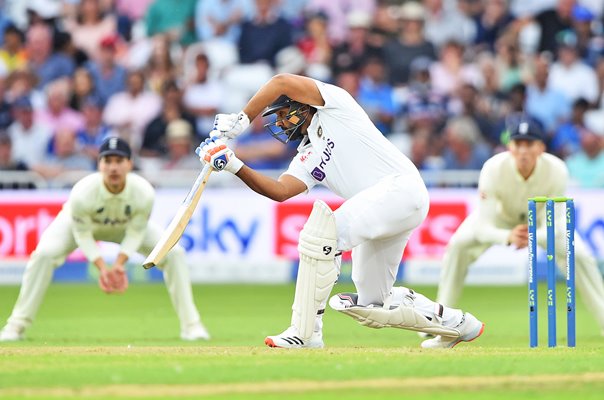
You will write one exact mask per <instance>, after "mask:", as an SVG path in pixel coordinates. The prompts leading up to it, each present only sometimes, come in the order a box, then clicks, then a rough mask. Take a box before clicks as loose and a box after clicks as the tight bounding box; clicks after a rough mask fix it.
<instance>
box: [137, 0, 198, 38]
mask: <svg viewBox="0 0 604 400" xmlns="http://www.w3.org/2000/svg"><path fill="white" fill-rule="evenodd" d="M196 3H197V0H179V1H174V0H155V1H154V2H153V3H151V5H149V8H148V9H147V14H146V15H145V26H146V28H147V36H149V37H153V36H155V35H157V34H167V35H168V38H169V41H170V42H180V44H182V45H183V46H187V45H190V44H191V43H193V42H195V23H194V19H195V5H196Z"/></svg>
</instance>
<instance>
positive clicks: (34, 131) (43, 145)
mask: <svg viewBox="0 0 604 400" xmlns="http://www.w3.org/2000/svg"><path fill="white" fill-rule="evenodd" d="M7 131H8V134H9V135H10V138H11V142H12V144H13V148H12V156H13V159H14V160H18V161H23V162H24V163H25V164H27V166H28V167H32V166H34V165H38V164H40V163H43V162H44V161H45V159H46V152H47V150H48V142H49V141H50V138H51V137H52V132H51V130H50V129H48V128H47V127H46V126H44V125H41V124H36V123H34V124H33V125H32V126H31V128H29V130H26V129H25V128H24V127H23V125H21V123H20V122H18V121H16V122H13V123H12V124H11V125H10V126H9V127H8V128H7Z"/></svg>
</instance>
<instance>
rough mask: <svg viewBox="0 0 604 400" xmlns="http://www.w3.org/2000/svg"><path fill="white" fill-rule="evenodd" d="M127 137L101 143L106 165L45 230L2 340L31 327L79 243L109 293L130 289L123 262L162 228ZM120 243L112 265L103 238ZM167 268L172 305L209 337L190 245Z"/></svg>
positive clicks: (192, 328)
mask: <svg viewBox="0 0 604 400" xmlns="http://www.w3.org/2000/svg"><path fill="white" fill-rule="evenodd" d="M130 156H131V150H130V146H128V143H127V142H126V141H124V140H122V139H119V138H116V137H112V138H108V139H107V140H105V142H103V144H102V145H101V147H100V150H99V163H98V167H99V172H97V173H94V174H91V175H89V176H87V177H85V178H83V179H82V180H80V181H79V182H78V183H76V184H75V185H74V187H73V189H72V191H71V193H70V195H69V200H68V201H67V202H66V203H65V204H64V205H63V209H62V210H61V211H60V212H59V214H58V215H57V218H56V219H55V220H54V221H53V222H52V223H51V224H50V225H49V226H48V228H47V229H46V230H45V231H44V233H43V234H42V237H41V238H40V242H39V243H38V245H37V247H36V250H35V251H34V252H33V253H32V255H31V258H30V260H29V262H28V263H27V267H26V269H25V274H24V276H23V283H22V285H21V291H20V293H19V297H18V299H17V303H16V304H15V307H14V308H13V312H12V314H11V316H10V317H9V319H8V323H7V324H6V326H5V327H4V329H3V330H2V331H1V332H0V341H16V340H21V339H23V338H24V332H25V329H26V328H27V327H28V326H29V325H30V324H31V323H32V322H33V319H34V317H35V315H36V312H37V311H38V308H39V307H40V304H41V303H42V299H43V297H44V294H45V293H46V289H47V288H48V285H49V284H50V281H51V280H52V274H53V271H54V269H55V268H57V267H58V266H60V265H61V264H63V262H64V261H65V257H67V256H68V255H69V254H70V253H71V252H72V251H73V250H75V249H76V248H78V247H79V248H80V249H81V250H82V252H83V253H84V255H85V256H86V258H87V259H88V260H89V261H90V262H92V263H94V265H95V266H96V267H97V268H98V270H99V286H100V288H101V289H102V290H103V291H104V292H106V293H114V292H124V291H125V290H126V289H127V287H128V278H127V275H126V272H125V269H124V265H125V263H126V261H127V260H128V258H129V257H130V256H131V255H132V254H133V253H134V252H137V251H138V252H140V253H141V254H143V255H145V256H146V255H147V254H149V253H150V252H151V250H152V249H153V246H154V245H155V243H156V242H157V241H158V240H159V237H160V235H161V230H160V228H159V227H158V226H156V225H154V224H153V223H152V222H150V221H148V219H149V215H150V214H151V209H152V207H153V201H154V198H155V193H154V190H153V187H152V186H151V184H150V183H149V182H147V181H146V180H145V179H143V178H142V177H140V176H138V175H135V174H133V173H130V171H131V170H132V161H131V159H130ZM97 240H98V241H107V242H113V243H118V244H120V250H119V254H118V255H117V258H116V261H115V263H114V264H113V266H112V267H109V266H107V265H106V264H105V261H104V260H103V258H102V257H101V253H100V251H99V248H98V246H97V243H96V241H97ZM162 264H163V265H160V266H159V267H160V269H162V270H163V272H164V281H165V283H166V287H167V288H168V293H169V294H170V298H171V300H172V304H173V306H174V308H175V310H176V313H177V314H178V318H179V319H180V329H181V331H180V332H181V338H182V339H183V340H198V339H205V340H207V339H209V338H210V336H209V334H208V332H207V331H206V329H205V327H204V326H203V324H202V323H201V320H200V317H199V313H198V312H197V309H196V307H195V303H194V301H193V294H192V291H191V283H190V280H189V271H188V268H187V264H186V259H185V253H184V249H182V248H181V247H179V246H176V247H174V249H172V251H170V253H169V254H168V256H167V257H166V259H165V260H164V262H163V263H162Z"/></svg>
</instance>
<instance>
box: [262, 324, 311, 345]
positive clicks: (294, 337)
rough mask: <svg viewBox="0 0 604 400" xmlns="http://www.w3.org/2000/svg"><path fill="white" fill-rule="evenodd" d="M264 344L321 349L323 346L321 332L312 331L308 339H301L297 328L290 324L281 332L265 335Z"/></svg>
mask: <svg viewBox="0 0 604 400" xmlns="http://www.w3.org/2000/svg"><path fill="white" fill-rule="evenodd" d="M264 344H266V345H267V346H268V347H279V348H284V349H322V348H323V333H322V332H313V333H312V336H311V337H310V339H306V340H304V339H302V338H301V337H300V335H299V334H298V330H297V329H296V328H295V327H293V326H290V327H289V328H287V329H286V330H285V331H284V332H283V333H282V334H280V335H275V336H267V337H266V339H264Z"/></svg>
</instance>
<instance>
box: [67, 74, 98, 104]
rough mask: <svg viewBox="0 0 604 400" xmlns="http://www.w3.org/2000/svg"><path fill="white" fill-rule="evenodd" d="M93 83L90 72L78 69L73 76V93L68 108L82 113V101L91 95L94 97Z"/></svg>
mask: <svg viewBox="0 0 604 400" xmlns="http://www.w3.org/2000/svg"><path fill="white" fill-rule="evenodd" d="M94 92H95V89H94V81H93V80H92V75H91V74H90V71H89V70H87V69H86V68H78V69H76V71H75V73H74V74H73V92H72V94H71V99H70V100H69V106H70V107H71V108H72V109H74V110H76V111H82V106H83V103H84V101H85V100H86V99H87V98H88V97H89V96H91V95H94Z"/></svg>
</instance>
